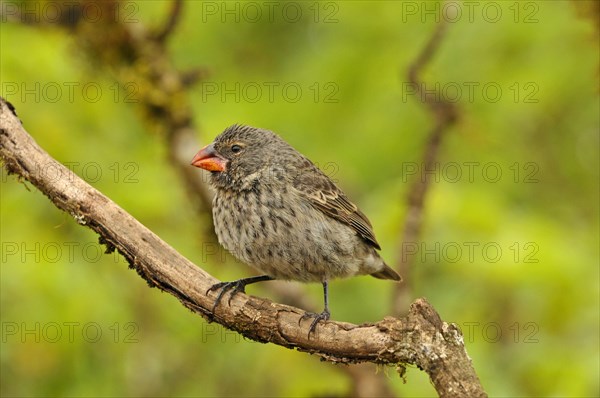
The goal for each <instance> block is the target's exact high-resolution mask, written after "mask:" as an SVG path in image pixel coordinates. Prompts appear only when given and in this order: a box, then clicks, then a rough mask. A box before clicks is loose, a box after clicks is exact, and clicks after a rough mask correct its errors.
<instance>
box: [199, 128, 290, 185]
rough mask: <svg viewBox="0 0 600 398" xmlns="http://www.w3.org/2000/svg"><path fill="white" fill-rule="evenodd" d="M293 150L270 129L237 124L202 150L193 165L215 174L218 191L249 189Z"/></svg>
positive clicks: (213, 176) (212, 175) (214, 179)
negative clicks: (279, 157) (276, 162)
mask: <svg viewBox="0 0 600 398" xmlns="http://www.w3.org/2000/svg"><path fill="white" fill-rule="evenodd" d="M290 149H291V147H290V146H289V145H287V144H286V143H285V141H283V140H282V139H281V138H280V137H279V136H277V135H276V134H275V133H273V132H271V131H269V130H263V129H258V128H255V127H250V126H240V125H237V124H236V125H233V126H231V127H228V128H227V129H225V131H223V133H221V134H220V135H219V136H218V137H217V138H215V140H214V141H213V143H212V144H209V145H207V146H205V147H204V148H202V149H201V150H200V151H199V152H198V153H197V154H196V155H195V156H194V158H193V159H192V165H193V166H196V167H199V168H201V169H204V170H208V171H210V172H211V182H212V183H213V185H215V186H216V187H217V188H225V189H248V188H249V187H250V186H251V184H252V183H253V182H254V181H256V180H257V179H259V178H264V177H265V174H266V173H265V170H267V169H269V167H270V166H271V165H272V164H273V159H274V158H275V157H276V156H277V155H280V154H281V153H282V152H288V151H289V150H290Z"/></svg>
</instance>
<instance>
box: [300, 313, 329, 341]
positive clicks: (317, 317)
mask: <svg viewBox="0 0 600 398" xmlns="http://www.w3.org/2000/svg"><path fill="white" fill-rule="evenodd" d="M330 316H331V314H330V313H329V311H328V310H327V309H325V310H323V312H321V313H320V314H315V313H314V312H306V313H304V315H302V316H301V317H300V321H299V322H298V324H300V322H302V321H303V320H305V319H307V318H314V319H313V321H312V323H311V324H310V328H309V329H308V337H309V338H310V334H311V333H314V332H315V329H316V327H317V324H318V323H319V321H327V320H329V317H330Z"/></svg>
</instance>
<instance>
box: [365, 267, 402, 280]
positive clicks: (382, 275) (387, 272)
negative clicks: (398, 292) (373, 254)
mask: <svg viewBox="0 0 600 398" xmlns="http://www.w3.org/2000/svg"><path fill="white" fill-rule="evenodd" d="M383 265H384V268H383V269H382V270H380V271H377V272H374V273H372V274H371V276H374V277H375V278H377V279H391V280H393V281H397V282H400V281H401V280H402V277H401V276H400V274H398V273H397V272H396V271H394V270H393V269H392V268H390V267H389V266H388V265H387V264H383Z"/></svg>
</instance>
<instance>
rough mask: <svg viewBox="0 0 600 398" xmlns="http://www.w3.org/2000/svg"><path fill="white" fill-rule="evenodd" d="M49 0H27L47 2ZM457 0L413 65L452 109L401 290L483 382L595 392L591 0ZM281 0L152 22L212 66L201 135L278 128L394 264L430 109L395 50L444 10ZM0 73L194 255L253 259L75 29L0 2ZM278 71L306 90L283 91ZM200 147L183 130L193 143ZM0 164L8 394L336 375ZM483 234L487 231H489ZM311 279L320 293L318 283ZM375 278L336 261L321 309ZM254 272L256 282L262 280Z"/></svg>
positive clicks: (410, 389) (496, 389) (225, 269)
mask: <svg viewBox="0 0 600 398" xmlns="http://www.w3.org/2000/svg"><path fill="white" fill-rule="evenodd" d="M50 3H51V2H41V3H31V2H30V3H28V4H29V7H31V8H34V7H41V8H39V10H43V7H44V6H48V5H49V4H50ZM470 3H471V7H472V8H471V9H470V10H471V11H472V12H471V13H469V12H468V9H467V6H466V5H465V4H464V3H458V4H459V7H460V9H461V10H462V12H463V14H462V16H461V17H459V18H452V20H453V21H454V22H451V23H450V24H449V25H450V26H449V28H448V31H447V34H446V36H445V37H444V39H443V40H444V42H443V43H442V45H441V48H440V50H439V52H438V53H437V54H436V56H435V58H434V61H433V63H432V64H431V65H429V66H428V67H427V69H426V71H425V74H424V75H423V78H424V80H425V81H427V82H430V84H432V85H435V84H436V82H438V83H437V84H439V87H441V88H442V89H444V90H446V93H447V94H448V95H449V96H451V97H453V98H457V101H456V102H457V106H458V107H459V109H460V120H459V121H458V123H457V124H456V125H455V126H454V127H453V128H452V129H451V130H450V131H449V132H448V133H447V135H446V137H445V140H444V142H443V144H442V149H441V151H440V157H439V168H438V170H437V171H438V177H439V178H438V181H436V182H435V183H434V184H433V185H432V186H431V191H430V196H429V197H428V200H427V203H426V220H425V225H424V226H423V236H422V238H423V242H420V243H418V246H417V248H418V249H419V252H418V253H417V254H416V256H418V257H417V259H416V261H415V268H414V271H413V279H412V283H413V290H414V296H415V297H419V296H424V297H427V299H428V300H429V301H430V302H431V303H432V304H433V305H434V306H435V307H436V308H437V309H438V311H439V312H440V314H441V315H442V317H443V319H444V320H447V321H452V322H455V323H457V324H459V325H460V326H461V327H462V329H463V332H464V333H465V341H466V346H467V350H468V352H469V354H470V356H471V357H472V359H473V362H474V366H475V368H476V370H477V371H478V374H479V376H480V378H481V380H482V383H483V385H484V387H485V388H486V389H487V391H488V392H489V393H490V395H492V396H516V395H519V396H550V395H552V396H595V395H598V393H599V384H598V374H599V367H598V333H599V322H598V313H599V294H600V291H599V272H598V270H599V267H598V266H599V263H598V259H599V249H598V243H599V242H598V241H599V236H598V230H599V223H598V213H599V212H598V210H599V209H598V203H599V199H600V198H599V189H598V179H599V159H598V149H599V123H600V121H599V101H598V66H599V50H598V33H597V30H596V29H597V25H594V23H593V18H591V19H588V18H584V17H582V15H581V14H582V13H584V14H586V13H588V14H589V13H593V12H594V10H595V8H593V7H592V8H590V10H587V9H586V8H585V7H583V8H582V7H576V6H575V5H574V4H573V3H572V2H566V1H556V2H523V3H516V2H514V3H513V2H492V3H494V4H496V6H497V7H498V9H499V10H501V12H502V14H501V15H502V16H501V17H500V18H499V19H498V20H496V17H495V15H496V14H494V13H493V12H492V11H493V10H491V9H487V8H486V6H485V3H484V2H470ZM126 4H127V5H128V7H132V8H123V10H126V11H127V12H130V11H131V10H133V11H134V14H128V15H130V16H131V20H130V23H136V22H135V20H137V21H139V23H142V24H144V25H146V26H153V25H158V24H160V23H161V22H162V21H163V20H164V18H165V12H166V11H167V10H168V9H169V3H168V2H166V1H152V2H137V3H126ZM236 4H237V5H236ZM248 4H254V5H256V6H258V7H259V8H260V9H262V12H263V15H262V18H258V19H257V21H256V22H253V18H254V14H252V13H250V12H251V11H252V10H251V9H247V8H246V12H248V14H244V11H243V10H244V9H245V8H244V7H247V5H248ZM275 4H276V5H277V7H276V8H275V9H274V10H275V11H274V14H273V18H270V17H268V16H267V13H266V6H265V5H264V3H260V2H254V3H222V2H204V3H203V2H199V1H198V2H196V1H194V2H187V3H185V7H184V11H183V17H182V20H181V22H180V24H179V26H178V27H177V29H176V31H175V32H174V34H173V36H172V37H171V38H170V44H169V45H170V49H171V51H172V57H173V60H174V62H175V63H176V64H177V65H178V66H180V67H181V68H182V69H187V68H194V67H198V66H201V67H203V68H206V69H207V70H208V71H209V75H208V77H206V79H205V80H204V81H202V82H200V83H199V84H198V85H196V86H194V87H192V89H191V90H190V93H189V95H190V98H191V100H192V102H193V106H194V109H195V117H196V122H197V124H198V126H199V128H200V131H201V133H200V134H201V135H200V136H199V137H198V138H199V139H200V140H201V141H202V142H209V141H210V140H211V139H212V138H213V137H214V136H215V135H216V134H218V133H219V132H220V131H221V130H223V129H224V128H225V127H226V126H228V125H230V124H233V123H238V122H239V123H245V124H250V125H256V126H260V127H265V128H270V129H273V130H275V131H277V132H279V133H280V134H281V135H282V136H284V137H285V138H286V139H287V140H288V141H289V142H290V143H292V144H293V145H294V146H295V147H296V148H297V149H299V150H300V151H301V152H303V153H304V154H306V155H307V156H309V157H310V158H311V159H312V160H313V161H315V162H316V163H318V164H319V165H321V166H323V167H324V168H326V169H327V171H328V172H329V173H330V174H331V175H332V176H333V178H334V179H335V180H337V181H338V182H339V184H340V185H341V186H342V187H343V188H344V190H345V191H346V192H347V193H348V194H349V195H350V197H351V198H353V200H354V201H355V202H357V203H358V204H359V205H360V207H361V208H362V210H363V211H364V212H365V213H366V214H368V215H369V217H370V218H371V221H372V222H373V225H374V228H375V232H376V234H377V236H378V240H379V241H380V243H381V245H382V247H383V251H382V254H383V256H384V257H385V258H386V259H388V262H389V263H390V264H394V263H396V262H397V261H398V260H399V258H398V256H399V254H398V253H399V249H398V245H399V235H400V232H401V229H402V224H403V222H404V213H405V209H406V204H405V203H406V201H405V197H406V195H407V189H408V188H409V187H410V184H409V182H410V181H412V180H413V179H414V178H415V177H417V178H419V173H420V172H422V171H423V170H421V169H420V157H421V153H422V149H423V145H424V142H425V140H426V137H427V133H428V131H429V129H430V126H431V124H432V122H433V121H432V118H431V115H430V114H429V113H428V112H427V110H426V109H425V108H424V107H423V106H422V105H421V104H420V103H419V99H418V98H417V97H416V96H414V95H410V93H407V88H406V86H405V83H404V82H405V81H406V80H407V79H406V77H405V74H406V73H405V72H406V68H407V67H408V65H409V64H410V63H411V62H412V61H413V59H414V57H415V56H416V54H417V53H418V52H419V51H420V48H421V47H422V46H423V44H424V43H425V42H426V40H427V39H428V37H429V34H430V32H431V31H432V28H433V26H434V24H435V15H436V12H435V10H436V9H437V10H438V11H440V12H438V14H437V15H441V17H442V18H443V17H444V16H445V17H448V18H450V17H451V16H452V15H453V14H452V15H451V14H444V12H450V11H449V10H448V9H444V6H443V5H441V4H440V3H437V2H404V3H402V2H394V1H377V2H366V1H353V2H339V3H333V2H325V3H314V2H303V3H292V4H294V6H293V7H294V10H295V9H299V10H301V17H300V18H298V20H297V21H296V18H295V16H294V15H295V14H293V13H292V11H293V10H292V9H291V8H290V11H289V12H290V14H289V15H287V16H284V14H282V13H281V12H278V11H277V10H279V11H281V10H283V9H284V6H285V4H287V3H275ZM207 5H209V6H214V7H216V9H217V14H212V10H213V9H212V8H207ZM224 7H227V9H228V10H234V11H233V13H232V14H227V13H225V12H224V11H225V9H224ZM236 7H237V8H236ZM411 7H416V10H417V11H416V12H417V13H416V14H413V13H412V12H413V10H414V9H413V8H411ZM236 9H237V10H238V12H237V13H236V11H235V10H236ZM426 10H434V11H433V13H429V14H428V13H426V12H425V11H426ZM484 10H486V12H489V14H486V13H484ZM209 11H210V12H209ZM317 11H318V14H317ZM583 16H586V15H583ZM236 17H238V18H239V22H237V21H236ZM0 81H1V83H2V86H1V89H2V95H3V96H4V97H6V98H7V99H8V100H9V101H11V102H12V103H13V104H14V106H15V107H16V109H17V112H18V114H19V116H20V118H21V120H22V121H23V123H24V125H25V127H26V129H27V130H28V131H29V132H30V133H31V134H32V135H33V136H34V138H35V139H36V140H37V142H38V143H39V144H40V145H41V146H42V147H43V148H45V149H46V150H47V151H48V152H49V153H50V154H51V155H52V156H54V157H55V158H57V159H58V160H60V161H61V162H63V163H69V164H71V165H72V167H73V168H74V170H75V171H76V172H77V173H78V174H79V175H80V176H82V177H84V178H86V179H87V180H88V181H89V182H90V183H92V185H94V186H95V187H97V188H98V189H99V190H101V191H102V192H103V193H105V194H106V195H107V196H109V197H111V198H112V199H113V200H114V201H115V202H117V203H118V204H119V205H121V206H122V207H124V208H125V209H126V210H127V211H128V212H130V213H131V214H133V215H134V216H135V217H136V218H138V219H139V220H140V221H141V222H143V223H144V224H145V225H146V226H148V227H149V228H150V229H152V230H153V231H155V232H156V233H157V234H158V235H159V236H161V237H162V238H163V239H165V240H166V241H167V242H169V243H170V244H172V245H173V246H174V247H175V248H176V249H177V250H178V251H180V252H181V253H182V254H184V255H185V256H186V257H188V258H190V259H191V260H192V261H194V262H195V263H197V264H198V265H199V266H201V267H203V268H204V269H206V270H207V271H208V272H210V273H211V274H213V275H215V276H216V277H218V278H220V279H223V280H228V279H234V278H238V277H241V276H245V275H247V274H248V271H247V270H245V269H243V268H240V267H238V266H232V264H230V262H229V261H225V262H223V261H221V260H222V257H223V256H222V255H221V254H210V253H213V252H214V250H213V249H214V248H213V247H207V245H206V244H203V242H202V241H201V239H200V238H199V231H200V230H201V227H200V226H199V225H197V222H196V221H195V220H197V219H198V218H197V215H196V214H195V212H194V210H193V208H192V206H191V204H190V202H189V200H188V198H187V197H186V195H185V191H184V188H183V187H182V186H181V183H180V182H181V181H180V179H178V177H177V176H176V175H175V174H174V171H173V169H172V168H171V167H169V165H168V163H167V162H166V160H165V153H166V149H165V148H164V147H163V141H161V139H160V138H159V137H157V136H156V135H155V134H152V132H150V133H149V132H148V131H147V127H146V125H145V124H144V123H143V122H142V121H141V118H142V116H141V115H140V114H139V113H138V112H137V111H136V109H135V104H132V103H129V102H128V101H127V100H126V99H127V98H126V94H127V93H126V92H124V91H123V90H119V89H118V88H117V86H116V85H115V82H114V81H113V80H111V78H110V75H109V74H106V73H104V72H102V71H101V70H100V69H99V68H97V65H90V64H89V60H87V59H85V58H84V57H82V56H81V54H80V53H78V51H77V48H76V47H75V46H74V44H73V38H72V37H69V35H68V34H65V32H64V31H63V30H59V29H56V28H53V27H51V26H44V27H41V26H28V25H26V24H19V23H12V22H11V23H8V22H6V21H5V20H3V21H2V25H1V26H0ZM86 84H87V86H85V85H86ZM70 85H74V86H73V87H74V91H73V95H72V96H70V95H69V87H70ZM90 85H92V86H94V87H100V89H101V95H100V96H99V98H97V100H95V99H94V100H91V99H90V97H86V95H89V96H93V92H92V91H90V92H84V87H91V88H89V89H90V90H91V89H92V88H93V87H92V86H90ZM236 85H237V86H236ZM286 85H288V86H286ZM269 86H271V87H274V90H273V95H272V96H271V95H270V93H269V88H268V87H269ZM56 87H59V96H58V98H56V96H55V95H54V92H55V91H52V90H54V89H55V88H56ZM256 87H259V88H260V90H262V91H260V94H261V95H260V96H259V97H258V99H256V98H257V97H256V95H257V94H256V93H257V91H256V90H255V89H256ZM284 87H291V88H289V90H290V91H284ZM295 87H300V88H301V90H302V94H301V95H300V96H299V97H298V99H297V100H296V99H295V96H294V90H293V88H295ZM469 87H474V89H473V91H472V92H470V91H469ZM484 87H486V88H488V91H485V90H484V89H483V88H484ZM497 87H499V88H500V89H501V94H500V95H499V96H497V95H496V94H495V91H494V89H495V88H497ZM215 88H216V89H217V90H218V91H217V92H216V93H215V94H211V93H212V92H213V90H214V89H215ZM457 88H458V89H457ZM15 89H16V92H15ZM224 89H227V90H231V93H230V94H227V93H226V92H224V91H223V90H224ZM456 90H458V91H456ZM471 94H472V96H471ZM458 95H460V98H458V97H457V96H458ZM328 96H329V97H328ZM236 97H237V98H236ZM55 99H56V100H55ZM130 99H131V98H130ZM133 99H135V95H134V96H133ZM332 100H333V101H332ZM197 149H198V148H189V157H190V159H191V157H192V156H193V154H194V153H195V151H196V150H197ZM457 166H458V167H457ZM413 167H416V169H417V174H415V175H413V174H411V173H410V172H411V170H413ZM455 170H458V171H460V172H461V173H462V175H461V176H459V177H458V178H457V176H456V173H455ZM497 170H500V172H501V173H502V175H501V176H500V177H499V178H496V177H495V175H496V174H495V172H496V171H497ZM471 171H473V174H470V172H471ZM496 180H497V181H496ZM24 185H25V186H24ZM0 187H1V198H0V210H1V234H2V236H1V242H2V248H1V250H2V266H1V269H0V272H1V281H0V287H1V292H0V300H1V301H0V309H1V324H2V341H1V353H0V365H1V373H0V376H1V387H0V394H2V396H54V395H57V396H150V395H152V396H159V395H164V396H166V395H168V396H231V395H236V396H299V395H302V396H304V395H329V394H337V395H340V394H344V393H345V392H346V391H347V389H348V387H349V386H348V385H349V381H348V379H347V377H346V376H345V375H344V374H343V373H341V372H339V371H337V369H335V367H333V366H332V365H330V364H325V363H320V362H318V361H317V360H315V359H314V358H311V357H310V356H308V355H306V354H299V353H295V352H292V351H288V350H284V349H282V348H279V347H275V346H271V345H261V344H258V343H253V342H249V341H245V340H243V339H242V338H241V337H239V336H237V335H236V334H234V333H232V332H228V331H225V330H222V329H221V328H220V327H218V326H215V325H212V324H207V323H206V322H205V321H204V320H203V319H201V318H199V317H198V316H195V315H193V314H192V313H190V312H189V311H188V310H186V309H184V308H183V307H182V306H181V305H180V304H179V303H178V302H177V301H176V300H175V299H174V298H172V297H171V296H169V295H166V294H160V293H159V292H158V291H157V290H153V289H148V288H147V286H146V284H145V283H144V281H143V280H142V279H140V278H139V277H138V276H137V275H136V274H135V272H131V271H130V270H128V269H127V266H126V264H125V262H124V261H123V260H122V259H120V258H118V257H117V256H115V255H101V252H102V250H103V248H102V247H101V246H100V245H99V244H98V243H97V237H96V236H95V235H94V234H93V233H91V232H90V231H89V230H87V229H85V228H81V227H80V226H79V225H78V224H77V223H76V222H75V221H74V220H73V219H72V218H71V217H70V216H69V215H66V214H64V213H61V212H60V211H58V210H57V209H55V208H54V206H53V205H51V204H50V203H49V201H48V200H47V199H46V198H45V197H44V196H43V195H42V194H40V193H39V192H37V191H36V190H35V189H31V190H30V191H29V190H27V189H26V184H19V183H18V182H17V181H16V179H15V178H14V177H10V176H6V173H5V172H4V171H3V174H2V183H1V185H0ZM486 245H487V246H486ZM457 247H458V248H460V249H461V250H462V253H460V252H457V251H456V248H457ZM469 247H473V248H474V249H473V257H472V258H471V256H470V253H469ZM484 247H486V248H487V247H489V248H491V249H489V251H488V252H484V251H483V248H484ZM498 247H499V248H500V249H501V253H500V254H499V255H497V254H495V252H494V251H493V250H492V249H494V248H498ZM207 253H209V254H207ZM457 253H459V254H457ZM225 259H226V258H225ZM226 260H227V259H226ZM305 290H306V294H307V295H312V296H314V299H315V301H316V302H319V300H320V296H319V294H320V287H319V286H307V287H306V289H305ZM391 291H392V286H391V285H390V284H389V283H387V282H382V281H377V280H373V279H371V278H355V279H353V280H347V281H339V282H334V283H332V285H331V289H330V292H331V308H332V311H333V318H334V319H336V320H344V321H348V322H355V323H362V322H371V321H376V320H379V319H381V318H382V317H383V316H385V315H387V314H388V313H389V309H390V308H391V299H390V297H391ZM249 292H250V293H251V294H257V295H264V294H265V292H264V290H263V289H262V288H261V287H260V286H256V287H252V288H250V289H249ZM69 325H71V326H69ZM57 331H58V333H61V335H60V336H56V332H57ZM70 331H73V335H72V336H71V335H70V334H69V333H70ZM97 331H100V333H101V335H100V336H99V337H98V336H96V332H97ZM95 340H97V341H95ZM375 371H376V369H375V367H374V368H373V372H375ZM382 373H387V374H389V382H390V383H391V384H392V386H393V389H394V391H396V392H397V393H398V394H399V395H401V396H429V395H432V394H434V391H433V389H432V387H431V386H430V384H429V381H428V380H427V378H426V376H425V375H424V374H423V373H422V372H420V371H418V370H416V369H409V371H408V374H407V383H406V384H403V382H402V380H401V379H400V378H398V377H397V375H396V374H395V371H394V370H393V369H384V370H383V372H382ZM382 377H385V376H382Z"/></svg>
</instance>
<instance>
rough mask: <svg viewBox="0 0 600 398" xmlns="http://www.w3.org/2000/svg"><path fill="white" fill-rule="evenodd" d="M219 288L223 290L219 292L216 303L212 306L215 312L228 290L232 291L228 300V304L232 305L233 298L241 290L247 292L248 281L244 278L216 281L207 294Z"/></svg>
mask: <svg viewBox="0 0 600 398" xmlns="http://www.w3.org/2000/svg"><path fill="white" fill-rule="evenodd" d="M219 289H221V291H220V292H219V295H218V296H217V298H216V300H215V303H214V304H213V307H212V312H213V314H214V312H215V309H216V308H217V306H218V305H219V303H220V302H221V300H222V299H223V296H225V293H227V292H228V291H231V293H230V294H229V300H227V305H231V299H232V298H233V296H235V295H236V294H238V293H239V292H242V293H246V281H245V280H244V279H238V280H237V281H231V282H219V283H215V284H214V285H212V286H211V287H210V288H209V289H208V290H207V291H206V294H208V293H210V292H214V291H215V290H219Z"/></svg>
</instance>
